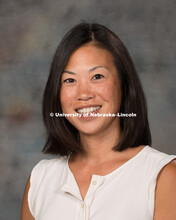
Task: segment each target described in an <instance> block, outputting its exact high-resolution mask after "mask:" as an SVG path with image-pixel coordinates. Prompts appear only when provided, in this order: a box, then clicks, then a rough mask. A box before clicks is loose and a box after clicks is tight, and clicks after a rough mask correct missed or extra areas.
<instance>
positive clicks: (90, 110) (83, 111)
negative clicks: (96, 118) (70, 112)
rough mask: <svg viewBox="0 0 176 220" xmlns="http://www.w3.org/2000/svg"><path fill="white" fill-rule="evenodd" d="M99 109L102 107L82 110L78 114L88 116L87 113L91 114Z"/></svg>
mask: <svg viewBox="0 0 176 220" xmlns="http://www.w3.org/2000/svg"><path fill="white" fill-rule="evenodd" d="M99 108H101V106H96V107H90V108H81V109H79V110H77V112H78V113H80V114H86V113H91V112H93V111H96V110H98V109H99Z"/></svg>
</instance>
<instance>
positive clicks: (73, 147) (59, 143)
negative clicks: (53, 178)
mask: <svg viewBox="0 0 176 220" xmlns="http://www.w3.org/2000/svg"><path fill="white" fill-rule="evenodd" d="M88 43H93V44H95V46H97V47H101V48H104V49H107V50H108V51H109V52H111V54H112V55H113V58H114V64H115V66H116V68H117V70H118V74H119V79H120V83H121V90H122V100H121V107H120V112H122V113H136V114H137V117H121V118H120V128H121V132H122V133H121V137H120V140H119V142H118V143H117V145H116V146H115V147H114V148H113V149H114V150H115V151H123V150H124V149H126V148H128V147H136V146H139V145H151V134H150V128H149V123H148V117H147V105H146V100H145V96H144V92H143V89H142V86H141V83H140V80H139V77H138V74H137V72H136V69H135V66H134V64H133V61H132V59H131V57H130V55H129V53H128V50H127V48H126V46H125V45H124V44H123V42H122V41H121V40H120V39H119V37H118V36H117V35H115V34H114V33H113V32H112V31H111V30H109V29H108V28H106V27H105V26H103V25H100V24H97V23H80V24H78V25H76V26H75V27H73V28H72V29H71V30H70V31H69V32H68V33H67V34H66V35H65V37H64V38H63V40H62V41H61V43H60V44H59V46H58V48H57V50H56V52H55V55H54V58H53V61H52V64H51V69H50V74H49V78H48V81H47V84H46V87H45V91H44V95H43V121H44V125H45V126H46V133H47V140H46V144H45V146H44V148H43V152H44V153H49V154H59V155H62V156H68V155H69V154H70V153H79V152H81V151H82V147H81V144H80V142H79V138H78V136H79V134H78V130H77V129H76V128H75V127H73V126H72V124H71V123H70V122H69V121H68V120H67V119H66V118H65V117H50V113H51V112H53V113H55V112H58V113H62V107H61V102H60V87H61V86H60V85H61V76H62V73H63V71H64V69H65V67H66V64H67V62H68V60H69V58H70V56H71V54H72V53H73V52H74V51H75V50H76V49H78V48H79V47H81V46H83V45H85V44H88Z"/></svg>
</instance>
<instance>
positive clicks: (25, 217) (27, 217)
mask: <svg viewBox="0 0 176 220" xmlns="http://www.w3.org/2000/svg"><path fill="white" fill-rule="evenodd" d="M29 187H30V177H29V178H28V181H27V184H26V188H25V191H24V195H23V201H22V207H21V220H35V219H34V217H33V216H32V215H31V213H30V210H29V206H28V191H29Z"/></svg>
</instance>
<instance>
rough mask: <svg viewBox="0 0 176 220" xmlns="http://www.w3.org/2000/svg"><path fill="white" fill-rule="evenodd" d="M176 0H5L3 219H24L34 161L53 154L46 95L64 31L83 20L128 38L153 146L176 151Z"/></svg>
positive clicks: (0, 10)
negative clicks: (48, 144)
mask: <svg viewBox="0 0 176 220" xmlns="http://www.w3.org/2000/svg"><path fill="white" fill-rule="evenodd" d="M175 9H176V1H170V0H169V1H168V0H155V1H153V0H148V1H143V0H108V1H107V0H101V1H100V0H92V1H86V0H70V1H63V0H16V1H15V0H14V1H12V0H11V1H10V0H9V1H5V0H4V1H3V0H1V1H0V96H1V99H0V112H1V113H0V219H1V220H10V219H13V220H18V219H20V206H21V200H22V195H23V192H24V187H25V184H26V181H27V178H28V176H29V174H30V171H31V169H32V168H33V167H34V165H35V164H36V163H38V162H39V160H41V159H43V158H48V156H46V155H43V154H42V153H41V150H42V148H43V145H44V140H45V130H44V128H43V123H42V117H41V101H42V93H43V90H44V86H45V83H46V80H47V77H48V73H49V68H50V63H51V60H52V57H53V54H54V52H55V49H56V47H57V46H58V44H59V42H60V40H61V39H62V37H63V36H64V34H65V33H66V32H67V31H68V30H69V29H70V28H71V27H72V26H74V25H75V24H77V23H79V22H80V21H82V20H87V21H94V22H97V23H101V24H103V25H105V26H107V27H109V28H110V29H112V30H113V31H114V32H115V33H116V34H117V35H118V36H119V37H120V38H121V39H122V41H123V42H124V43H125V44H126V46H127V48H128V50H129V52H130V54H131V56H132V58H133V60H134V63H135V65H136V68H137V71H138V73H139V76H140V78H141V81H142V84H143V87H144V91H145V94H146V98H147V102H148V112H149V122H150V126H151V132H152V138H153V145H152V146H153V147H154V148H156V149H158V150H161V151H164V152H166V153H169V154H176V148H175V142H176V133H175V131H176V119H175V118H176V117H175V113H176V86H175V84H176V73H175V71H176V44H175V39H176V13H175Z"/></svg>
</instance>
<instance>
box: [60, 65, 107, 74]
mask: <svg viewBox="0 0 176 220" xmlns="http://www.w3.org/2000/svg"><path fill="white" fill-rule="evenodd" d="M98 68H105V69H107V70H109V69H108V67H106V66H95V67H93V68H91V69H89V72H92V71H94V70H96V69H98ZM63 73H68V74H73V75H76V73H74V72H72V71H68V70H64V71H63Z"/></svg>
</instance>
